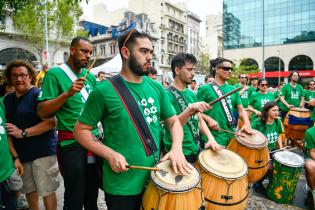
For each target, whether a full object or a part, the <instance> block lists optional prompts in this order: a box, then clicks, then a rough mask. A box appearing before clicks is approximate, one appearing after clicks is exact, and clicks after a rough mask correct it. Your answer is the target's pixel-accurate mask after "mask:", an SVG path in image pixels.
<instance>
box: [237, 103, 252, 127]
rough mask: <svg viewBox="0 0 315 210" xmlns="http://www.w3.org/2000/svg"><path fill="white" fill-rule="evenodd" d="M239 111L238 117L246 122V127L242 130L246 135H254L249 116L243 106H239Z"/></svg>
mask: <svg viewBox="0 0 315 210" xmlns="http://www.w3.org/2000/svg"><path fill="white" fill-rule="evenodd" d="M237 111H238V115H239V116H240V118H241V119H242V120H243V122H244V125H243V127H242V128H241V130H244V131H245V132H246V133H252V127H251V125H250V121H249V118H248V116H247V113H246V111H245V109H244V108H243V105H237Z"/></svg>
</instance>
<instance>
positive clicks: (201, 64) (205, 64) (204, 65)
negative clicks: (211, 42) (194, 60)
mask: <svg viewBox="0 0 315 210" xmlns="http://www.w3.org/2000/svg"><path fill="white" fill-rule="evenodd" d="M209 62H210V56H209V54H208V53H205V52H200V56H199V59H198V64H197V71H198V73H201V74H209V73H210V63H209Z"/></svg>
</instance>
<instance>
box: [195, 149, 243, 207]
mask: <svg viewBox="0 0 315 210" xmlns="http://www.w3.org/2000/svg"><path fill="white" fill-rule="evenodd" d="M197 165H198V167H199V168H200V170H201V179H202V182H201V185H202V189H203V193H204V199H205V201H206V209H211V210H241V209H245V208H246V206H247V197H248V181H247V166H246V163H245V162H244V160H243V159H242V158H241V157H240V156H239V155H237V154H236V153H234V152H231V151H229V150H226V149H223V150H220V151H213V150H211V149H208V150H204V151H202V152H201V153H200V154H199V156H198V163H197Z"/></svg>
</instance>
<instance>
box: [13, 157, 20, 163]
mask: <svg viewBox="0 0 315 210" xmlns="http://www.w3.org/2000/svg"><path fill="white" fill-rule="evenodd" d="M17 159H20V157H19V156H14V157H12V160H13V162H14V161H16V160H17Z"/></svg>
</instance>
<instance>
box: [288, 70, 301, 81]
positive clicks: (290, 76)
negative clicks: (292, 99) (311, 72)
mask: <svg viewBox="0 0 315 210" xmlns="http://www.w3.org/2000/svg"><path fill="white" fill-rule="evenodd" d="M294 73H297V74H298V76H299V79H300V74H299V72H298V71H291V72H290V74H289V80H290V81H291V78H292V76H293V74H294Z"/></svg>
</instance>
